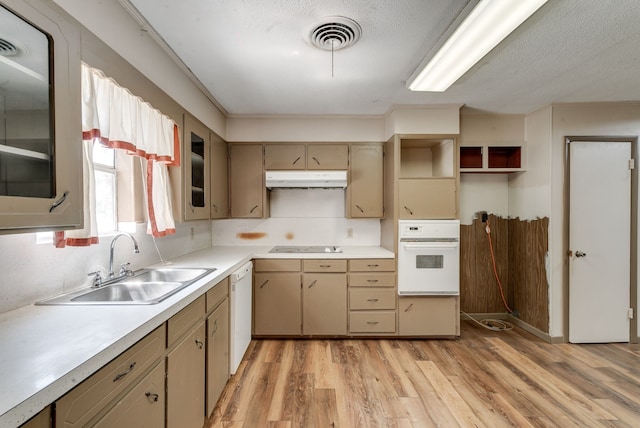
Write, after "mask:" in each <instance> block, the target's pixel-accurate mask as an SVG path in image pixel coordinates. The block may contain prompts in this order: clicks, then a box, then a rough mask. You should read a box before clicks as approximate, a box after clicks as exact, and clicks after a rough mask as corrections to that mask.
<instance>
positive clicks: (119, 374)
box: [113, 361, 136, 382]
mask: <svg viewBox="0 0 640 428" xmlns="http://www.w3.org/2000/svg"><path fill="white" fill-rule="evenodd" d="M135 366H136V362H135V361H134V362H133V363H131V365H130V366H129V368H128V369H126V370H125V371H123V372H122V373H118V374H117V375H116V377H114V378H113V381H114V382H117V381H119V380H120V379H122V378H123V377H125V376H126V375H128V374H129V373H131V372H132V371H133V369H134V368H135Z"/></svg>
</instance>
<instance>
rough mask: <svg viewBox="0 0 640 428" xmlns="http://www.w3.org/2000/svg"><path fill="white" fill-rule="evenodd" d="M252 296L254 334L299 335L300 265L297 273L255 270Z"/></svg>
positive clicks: (300, 321) (300, 313)
mask: <svg viewBox="0 0 640 428" xmlns="http://www.w3.org/2000/svg"><path fill="white" fill-rule="evenodd" d="M297 261H298V264H299V263H300V262H299V260H297ZM253 298H254V301H255V302H254V324H253V333H254V334H255V335H257V336H263V335H276V336H278V335H282V336H290V335H291V336H299V335H300V334H301V333H302V309H301V306H300V302H301V299H302V290H301V288H300V268H298V271H297V272H258V271H257V269H256V273H255V277H254V293H253Z"/></svg>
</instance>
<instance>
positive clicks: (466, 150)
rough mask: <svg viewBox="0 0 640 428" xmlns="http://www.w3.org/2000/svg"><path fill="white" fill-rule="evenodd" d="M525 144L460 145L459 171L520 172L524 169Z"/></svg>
mask: <svg viewBox="0 0 640 428" xmlns="http://www.w3.org/2000/svg"><path fill="white" fill-rule="evenodd" d="M525 153H526V144H525V143H524V142H515V143H514V142H510V143H500V144H473V143H470V144H469V145H465V146H461V147H460V172H461V173H462V172H491V173H498V172H504V173H508V172H520V171H526V165H525Z"/></svg>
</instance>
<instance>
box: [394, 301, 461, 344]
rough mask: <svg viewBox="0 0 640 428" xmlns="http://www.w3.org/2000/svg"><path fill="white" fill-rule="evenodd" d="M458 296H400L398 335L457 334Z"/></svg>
mask: <svg viewBox="0 0 640 428" xmlns="http://www.w3.org/2000/svg"><path fill="white" fill-rule="evenodd" d="M459 301H460V300H459V297H458V296H400V297H399V298H398V326H399V334H400V336H459V335H460V304H459Z"/></svg>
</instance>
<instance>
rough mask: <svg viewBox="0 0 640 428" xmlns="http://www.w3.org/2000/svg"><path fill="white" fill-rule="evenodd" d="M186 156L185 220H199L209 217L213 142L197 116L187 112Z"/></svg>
mask: <svg viewBox="0 0 640 428" xmlns="http://www.w3.org/2000/svg"><path fill="white" fill-rule="evenodd" d="M182 143H183V145H184V151H183V152H184V156H183V161H182V170H183V186H184V188H183V203H184V219H185V220H198V219H207V218H209V197H210V194H209V192H210V189H209V186H210V181H211V180H210V178H209V173H210V165H209V162H210V156H211V154H210V149H209V146H210V141H209V130H208V129H207V127H206V126H204V125H203V124H201V123H200V122H198V121H197V120H196V119H194V118H192V117H190V116H188V115H186V114H185V115H184V134H183V137H182Z"/></svg>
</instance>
